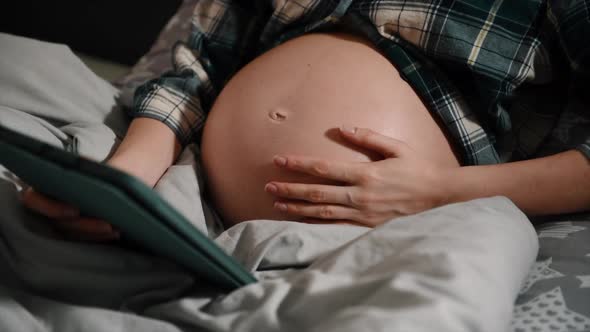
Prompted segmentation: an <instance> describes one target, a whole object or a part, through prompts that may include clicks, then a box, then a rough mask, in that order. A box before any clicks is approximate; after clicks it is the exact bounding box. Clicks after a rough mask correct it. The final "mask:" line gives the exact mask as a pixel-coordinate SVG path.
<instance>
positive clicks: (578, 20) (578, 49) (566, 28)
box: [547, 0, 590, 160]
mask: <svg viewBox="0 0 590 332" xmlns="http://www.w3.org/2000/svg"><path fill="white" fill-rule="evenodd" d="M547 4H548V6H547V12H548V18H549V21H550V22H551V23H552V25H553V28H554V29H555V31H556V32H557V38H558V45H559V46H560V48H561V51H562V52H561V53H562V54H563V57H564V58H565V59H566V60H567V62H568V65H569V69H570V71H571V73H570V75H569V77H570V83H571V84H570V86H569V90H570V91H569V99H570V100H577V101H579V103H580V106H579V107H577V112H576V116H575V118H574V120H571V121H570V122H571V125H570V126H569V128H567V133H568V135H566V136H568V137H566V138H565V139H564V140H566V141H567V142H568V143H569V145H570V146H567V148H571V149H576V150H578V151H580V152H582V153H583V154H584V155H585V156H586V157H587V158H588V159H589V160H590V88H589V87H590V44H588V40H587V39H588V36H589V35H590V19H589V18H588V16H587V13H588V12H589V11H590V4H589V3H588V1H583V0H574V1H564V2H561V1H549V2H548V3H547Z"/></svg>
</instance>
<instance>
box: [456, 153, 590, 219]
mask: <svg viewBox="0 0 590 332" xmlns="http://www.w3.org/2000/svg"><path fill="white" fill-rule="evenodd" d="M448 180H449V183H448V188H449V197H448V198H449V202H460V201H466V200H470V199H475V198H479V197H489V196H496V195H502V196H506V197H508V198H510V199H511V200H512V201H513V202H514V203H515V204H516V205H517V206H518V207H519V208H520V209H521V210H523V211H524V212H525V213H527V214H529V215H547V214H558V213H569V212H577V211H582V210H585V209H590V161H588V159H586V157H584V156H583V155H582V154H581V153H580V152H578V151H575V150H571V151H566V152H563V153H559V154H556V155H553V156H549V157H544V158H538V159H531V160H526V161H520V162H513V163H506V164H499V165H489V166H467V167H461V168H459V169H457V170H455V171H452V173H451V174H450V176H449V177H448Z"/></svg>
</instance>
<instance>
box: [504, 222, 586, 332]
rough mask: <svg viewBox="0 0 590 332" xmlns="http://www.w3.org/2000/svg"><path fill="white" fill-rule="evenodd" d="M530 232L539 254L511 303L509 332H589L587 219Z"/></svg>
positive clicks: (545, 223)
mask: <svg viewBox="0 0 590 332" xmlns="http://www.w3.org/2000/svg"><path fill="white" fill-rule="evenodd" d="M536 228H537V233H538V235H539V244H540V249H539V254H538V256H537V261H536V263H535V265H534V266H533V268H532V269H531V272H530V274H529V276H528V278H527V280H526V282H525V284H524V285H523V288H522V290H521V292H520V294H519V297H518V299H517V301H516V307H515V309H514V317H513V321H512V329H513V331H515V332H529V331H567V332H574V331H590V214H580V215H576V216H563V217H558V218H555V219H553V220H552V221H548V222H544V223H542V224H540V225H538V226H537V227H536Z"/></svg>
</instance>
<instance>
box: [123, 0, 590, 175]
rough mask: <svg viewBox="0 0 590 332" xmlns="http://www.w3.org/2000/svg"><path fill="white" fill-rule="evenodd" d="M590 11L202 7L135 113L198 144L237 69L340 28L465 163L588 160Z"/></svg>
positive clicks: (299, 4)
mask: <svg viewBox="0 0 590 332" xmlns="http://www.w3.org/2000/svg"><path fill="white" fill-rule="evenodd" d="M589 6H590V5H588V4H587V2H585V1H582V0H555V1H551V0H549V1H546V2H543V1H540V0H519V1H508V0H490V1H469V0H431V1H428V0H422V1H418V0H405V1H404V0H390V1H384V0H381V1H377V0H373V1H369V0H274V1H270V0H258V1H239V0H234V1H232V0H201V1H199V2H198V4H197V6H196V8H195V11H194V15H193V18H192V25H193V29H192V33H191V36H190V38H189V40H188V41H186V42H185V43H178V44H177V45H176V46H175V49H174V51H173V64H174V70H173V71H172V72H169V73H167V74H165V75H163V76H161V77H160V78H158V79H155V80H152V81H150V82H148V83H146V84H144V85H143V86H141V87H140V88H139V89H138V90H137V91H136V95H135V100H134V107H133V110H132V112H133V115H134V116H137V117H150V118H154V119H158V120H161V121H163V122H164V123H165V124H166V125H168V126H169V127H170V128H171V129H172V130H174V132H175V133H176V135H177V137H178V139H179V140H180V141H181V142H182V143H183V144H186V143H188V142H191V141H194V140H198V139H199V137H200V134H201V131H202V128H203V124H204V121H205V118H206V116H207V113H208V111H209V109H210V108H211V106H212V104H213V101H214V100H215V98H216V96H217V95H218V94H219V92H220V91H221V89H222V88H223V86H224V84H225V83H226V82H227V81H228V80H229V79H230V78H231V77H232V75H233V74H235V73H236V72H237V71H238V70H239V69H240V68H241V67H242V66H244V65H245V64H246V63H248V62H249V61H250V60H252V59H253V58H254V57H256V56H258V55H260V54H261V53H263V52H265V51H267V50H269V49H271V48H272V47H274V46H277V45H278V44H280V43H283V42H285V41H287V40H289V39H291V38H294V37H297V36H300V35H302V34H304V33H308V32H312V31H326V30H330V29H332V28H334V27H335V26H336V25H343V26H346V27H347V28H348V29H352V30H355V32H357V33H361V34H363V35H364V36H366V38H368V39H369V40H370V41H372V42H373V43H374V44H375V45H376V46H377V47H378V48H379V49H380V50H381V51H382V52H383V53H384V54H385V56H387V57H388V58H389V60H390V61H391V62H392V63H393V64H394V65H395V66H396V67H397V68H398V70H399V72H400V74H401V76H402V78H403V79H404V80H406V81H407V82H408V83H409V84H410V85H411V86H412V87H413V88H414V90H415V91H416V92H417V93H418V94H419V95H420V97H421V98H422V100H423V101H424V103H425V105H426V106H427V108H428V109H429V110H430V111H431V112H432V113H433V114H435V116H436V117H438V118H439V119H440V120H441V122H442V123H443V124H444V125H445V126H446V129H447V131H448V133H449V134H450V137H451V139H452V141H453V142H454V144H455V146H457V147H460V148H461V149H460V151H462V152H463V153H462V157H463V163H464V164H466V165H480V164H492V163H498V162H504V161H509V160H518V159H527V158H534V157H539V156H542V155H548V154H552V153H556V152H559V151H564V150H567V149H572V148H577V149H579V150H580V151H582V152H583V153H585V155H586V156H588V157H589V158H590V110H588V108H587V106H588V105H589V102H590V100H589V99H590V93H588V92H587V91H585V88H586V87H587V86H589V85H588V83H590V82H588V75H590V48H589V47H588V46H587V45H588V44H589V43H588V42H587V40H585V37H586V38H588V37H587V36H590V8H589Z"/></svg>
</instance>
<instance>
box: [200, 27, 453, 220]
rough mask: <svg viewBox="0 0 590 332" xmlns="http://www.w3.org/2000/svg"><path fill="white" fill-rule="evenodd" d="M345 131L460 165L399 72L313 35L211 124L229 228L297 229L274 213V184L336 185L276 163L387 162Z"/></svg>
mask: <svg viewBox="0 0 590 332" xmlns="http://www.w3.org/2000/svg"><path fill="white" fill-rule="evenodd" d="M341 125H348V126H356V127H366V128H370V129H373V130H375V131H377V132H380V133H382V134H385V135H388V136H391V137H394V138H397V139H399V140H403V141H405V142H406V143H408V144H409V145H410V146H412V147H413V148H414V149H415V150H416V151H418V152H419V153H423V154H425V155H427V156H429V158H430V160H432V162H435V163H440V164H442V165H451V166H457V165H458V161H457V159H456V157H455V155H454V154H453V151H452V148H451V145H450V143H449V141H448V140H447V138H446V137H445V135H444V133H443V131H442V130H441V128H439V126H438V125H437V123H436V122H435V121H434V119H433V118H432V116H431V115H430V113H429V112H428V110H427V109H426V108H425V106H424V105H423V103H422V102H421V101H420V99H419V98H418V96H417V95H416V93H415V92H414V91H413V90H412V89H411V88H410V87H409V86H408V84H407V83H406V82H405V81H403V80H402V79H401V78H400V76H399V74H398V72H397V70H396V69H395V67H394V66H393V65H392V64H391V63H390V62H389V61H388V60H387V59H386V58H385V57H384V56H382V55H381V54H380V53H379V52H378V51H377V50H375V49H374V48H373V47H372V46H371V45H370V44H369V43H367V42H365V41H364V40H363V39H360V38H358V37H354V36H350V35H345V34H337V33H330V34H308V35H304V36H302V37H299V38H296V39H293V40H291V41H289V42H287V43H285V44H282V45H280V46H278V47H276V48H274V49H272V50H270V51H268V52H267V53H265V54H263V55H261V56H260V57H258V58H256V59H255V60H254V61H252V62H251V63H249V64H248V65H247V66H245V67H244V68H243V69H242V70H241V71H239V72H238V73H237V74H236V75H235V76H234V77H233V78H232V79H231V80H230V81H229V82H228V84H227V85H226V86H225V88H224V89H223V91H222V92H221V93H220V95H219V97H218V98H217V100H216V101H215V104H214V105H213V107H212V109H211V112H210V114H209V116H208V118H207V121H206V124H205V128H204V132H203V137H202V141H201V149H202V160H203V167H204V170H205V174H206V179H207V188H208V191H209V193H210V195H211V198H212V200H213V202H214V204H215V206H216V207H217V210H218V212H219V213H220V215H221V216H222V218H223V219H224V222H225V223H226V225H227V226H230V225H232V224H235V223H237V222H240V221H244V220H250V219H274V220H297V219H298V217H296V216H291V215H287V214H284V213H282V212H280V211H278V210H275V209H274V208H273V202H274V198H273V197H272V196H271V195H270V194H268V193H266V192H265V191H264V185H265V184H266V183H267V182H269V181H271V180H275V181H292V182H303V183H330V182H329V181H326V180H322V179H318V178H314V177H312V176H307V175H303V174H296V173H291V172H287V171H284V170H279V169H277V168H276V167H275V166H273V163H272V157H273V156H274V155H277V154H302V155H309V156H314V157H320V158H325V159H328V160H338V161H365V162H368V161H371V160H376V159H379V156H377V155H375V154H373V153H372V152H370V151H363V150H362V149H359V148H356V147H353V146H351V145H350V144H347V143H345V142H344V141H343V140H342V139H340V137H339V135H338V132H337V128H338V127H340V126H341Z"/></svg>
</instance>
